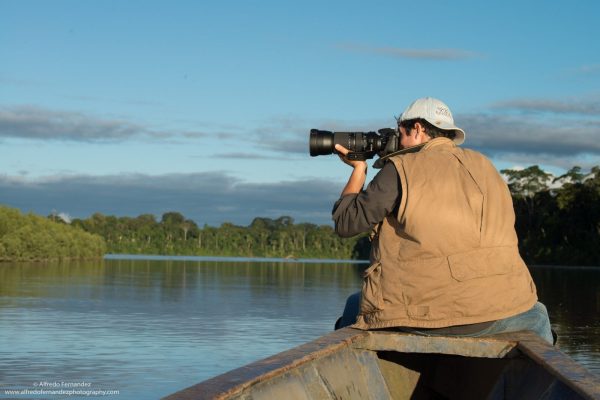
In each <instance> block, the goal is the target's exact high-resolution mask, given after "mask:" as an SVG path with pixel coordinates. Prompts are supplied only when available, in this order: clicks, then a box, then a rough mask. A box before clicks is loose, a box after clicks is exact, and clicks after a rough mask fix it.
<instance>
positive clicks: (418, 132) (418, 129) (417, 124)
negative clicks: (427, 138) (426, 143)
mask: <svg viewBox="0 0 600 400" xmlns="http://www.w3.org/2000/svg"><path fill="white" fill-rule="evenodd" d="M415 130H416V132H415V136H419V135H423V134H425V135H426V134H427V131H426V130H425V127H424V126H423V124H421V123H420V122H415Z"/></svg>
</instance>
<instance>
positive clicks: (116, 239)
mask: <svg viewBox="0 0 600 400" xmlns="http://www.w3.org/2000/svg"><path fill="white" fill-rule="evenodd" d="M71 224H72V225H74V226H77V227H80V228H82V229H83V230H85V231H88V232H91V233H95V234H98V235H100V236H102V237H104V239H105V240H106V243H107V245H108V250H109V252H111V253H120V254H165V255H198V256H241V257H295V258H338V259H350V258H355V259H356V258H366V257H367V256H368V249H369V246H368V240H366V237H365V235H362V236H358V237H355V238H350V239H342V238H340V237H339V236H337V235H336V234H335V232H334V231H333V228H332V227H331V226H329V225H315V224H310V223H300V224H295V223H294V220H293V219H292V218H291V217H288V216H282V217H280V218H277V219H271V218H254V220H253V221H252V223H251V224H250V225H248V226H238V225H233V224H231V223H227V222H226V223H224V224H222V225H221V226H220V227H213V226H207V225H205V226H203V227H199V226H198V225H197V224H196V223H195V222H194V221H192V220H190V219H186V218H185V217H184V216H183V215H182V214H181V213H179V212H168V213H165V214H163V215H162V218H161V219H160V220H156V218H155V217H154V215H151V214H143V215H140V216H138V217H135V218H131V217H115V216H106V215H102V214H99V213H96V214H94V215H92V216H91V217H90V218H87V219H75V220H73V221H72V222H71ZM361 251H362V252H361Z"/></svg>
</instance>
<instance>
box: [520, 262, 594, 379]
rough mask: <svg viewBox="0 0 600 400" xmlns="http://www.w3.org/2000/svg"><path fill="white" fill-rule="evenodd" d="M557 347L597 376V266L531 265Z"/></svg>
mask: <svg viewBox="0 0 600 400" xmlns="http://www.w3.org/2000/svg"><path fill="white" fill-rule="evenodd" d="M531 274H532V276H533V278H534V280H535V282H536V285H537V287H538V294H539V297H540V299H541V301H542V302H543V303H544V304H546V306H547V307H548V312H549V314H550V321H551V322H552V326H553V327H554V329H555V330H556V331H557V333H558V335H559V347H560V348H561V349H562V350H563V351H565V352H566V353H567V354H569V355H570V356H571V357H573V358H574V359H576V360H577V361H578V362H579V363H581V364H582V365H584V366H585V367H586V368H588V369H589V370H592V371H593V372H595V373H597V374H598V375H600V268H567V267H565V268H558V267H533V268H531Z"/></svg>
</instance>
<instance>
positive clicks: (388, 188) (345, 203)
mask: <svg viewBox="0 0 600 400" xmlns="http://www.w3.org/2000/svg"><path fill="white" fill-rule="evenodd" d="M401 196H402V187H401V185H400V177H399V176H398V172H397V171H396V167H395V166H394V164H393V163H391V162H388V163H386V164H385V165H384V167H383V168H382V169H381V170H380V171H379V172H378V173H377V175H375V177H374V178H373V180H372V181H371V182H370V183H369V185H368V186H367V189H366V190H363V191H361V192H360V193H353V194H347V195H345V196H342V197H341V198H340V199H339V200H338V201H337V202H336V203H335V204H334V206H333V210H332V216H333V221H334V222H335V231H336V232H337V234H338V235H340V236H342V237H351V236H354V235H357V234H359V233H362V232H368V231H370V230H371V229H372V228H373V226H375V225H376V224H378V223H379V222H381V221H383V219H384V218H385V217H386V216H387V215H388V214H390V213H391V212H393V211H394V210H395V209H397V207H398V204H399V203H400V198H401Z"/></svg>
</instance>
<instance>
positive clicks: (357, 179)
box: [335, 144, 367, 196]
mask: <svg viewBox="0 0 600 400" xmlns="http://www.w3.org/2000/svg"><path fill="white" fill-rule="evenodd" d="M335 150H336V151H337V152H338V155H339V156H340V159H341V160H342V161H343V162H344V163H345V164H348V165H349V166H351V167H352V168H353V170H352V175H350V178H349V179H348V183H347V184H346V187H344V190H343V191H342V196H344V195H347V194H351V193H359V192H360V191H361V190H362V188H363V185H364V184H365V180H366V179H367V162H366V161H359V160H348V158H346V155H347V154H348V153H349V152H350V150H348V149H347V148H345V147H344V146H342V145H340V144H336V145H335Z"/></svg>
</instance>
